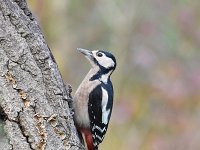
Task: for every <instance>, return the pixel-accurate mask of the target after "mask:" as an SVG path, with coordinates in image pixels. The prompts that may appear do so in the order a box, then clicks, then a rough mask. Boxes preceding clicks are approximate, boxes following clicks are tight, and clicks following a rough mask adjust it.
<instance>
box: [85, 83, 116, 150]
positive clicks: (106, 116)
mask: <svg viewBox="0 0 200 150" xmlns="http://www.w3.org/2000/svg"><path fill="white" fill-rule="evenodd" d="M88 104H89V105H88V112H90V114H89V118H90V129H91V132H92V135H93V144H94V147H95V150H97V149H98V145H99V144H100V143H101V142H102V141H103V139H104V136H105V134H106V131H107V128H108V123H109V120H110V115H111V111H112V105H113V89H112V84H111V85H105V84H103V83H102V84H100V85H98V86H97V87H96V88H95V89H94V90H93V91H92V92H91V93H90V95H89V103H88Z"/></svg>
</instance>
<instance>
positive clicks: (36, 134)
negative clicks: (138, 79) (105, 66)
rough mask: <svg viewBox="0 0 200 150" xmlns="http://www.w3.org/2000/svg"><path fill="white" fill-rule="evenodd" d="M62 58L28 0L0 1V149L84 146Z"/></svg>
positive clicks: (41, 149)
mask: <svg viewBox="0 0 200 150" xmlns="http://www.w3.org/2000/svg"><path fill="white" fill-rule="evenodd" d="M63 97H65V98H70V97H69V93H68V92H67V89H66V87H65V85H64V83H63V80H62V78H61V75H60V73H59V71H58V67H57V65H56V62H55V60H54V58H53V56H52V54H51V52H50V50H49V48H48V46H47V44H46V42H45V40H44V37H43V35H42V33H41V31H40V28H39V26H38V24H37V22H36V20H35V18H34V17H33V16H32V14H31V12H30V11H29V9H28V8H27V4H26V1H25V0H0V119H1V121H0V128H1V126H2V125H4V133H5V135H6V138H5V136H2V134H3V133H2V132H1V129H0V133H2V134H1V136H0V149H1V150H4V149H5V150H7V149H14V150H33V149H36V150H44V149H46V150H56V149H58V150H62V149H70V150H72V149H74V150H78V149H84V148H83V146H82V144H81V143H80V140H79V138H78V134H77V131H76V128H75V126H74V123H73V119H72V115H71V114H70V109H69V106H68V103H67V101H65V100H63Z"/></svg>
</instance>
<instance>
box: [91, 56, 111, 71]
mask: <svg viewBox="0 0 200 150" xmlns="http://www.w3.org/2000/svg"><path fill="white" fill-rule="evenodd" d="M95 58H96V60H97V61H98V63H99V64H100V65H101V66H103V67H105V68H109V67H114V65H115V63H114V62H113V60H112V59H111V58H109V57H106V56H105V55H103V56H102V57H95Z"/></svg>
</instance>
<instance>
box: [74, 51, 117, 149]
mask: <svg viewBox="0 0 200 150" xmlns="http://www.w3.org/2000/svg"><path fill="white" fill-rule="evenodd" d="M77 50H78V51H79V52H81V53H83V54H84V55H85V57H86V58H87V59H88V60H89V62H90V63H91V65H92V68H91V69H90V71H89V72H88V74H87V75H86V77H85V78H84V80H83V81H82V83H81V84H80V86H79V87H78V89H77V91H76V93H75V96H74V100H73V109H74V121H75V125H76V127H77V129H78V130H79V132H81V134H82V135H83V136H84V139H85V143H86V145H87V149H88V150H98V145H99V144H100V143H101V142H102V141H103V139H104V136H105V133H106V131H107V128H108V124H109V120H110V116H111V112H112V106H113V86H112V82H111V80H110V76H111V74H112V72H113V71H114V70H115V68H116V60H115V57H114V56H113V55H112V54H111V53H109V52H106V51H102V50H93V51H89V50H85V49H81V48H78V49H77Z"/></svg>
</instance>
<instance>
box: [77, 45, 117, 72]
mask: <svg viewBox="0 0 200 150" xmlns="http://www.w3.org/2000/svg"><path fill="white" fill-rule="evenodd" d="M77 50H78V51H79V52H81V53H82V54H84V55H85V57H86V58H87V59H88V60H89V62H90V63H91V65H92V67H94V68H95V67H99V69H100V70H101V71H103V72H105V71H106V72H110V71H111V72H112V71H114V70H115V68H116V59H115V57H114V56H113V55H112V54H111V53H109V52H107V51H103V50H93V51H89V50H86V49H82V48H77Z"/></svg>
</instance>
